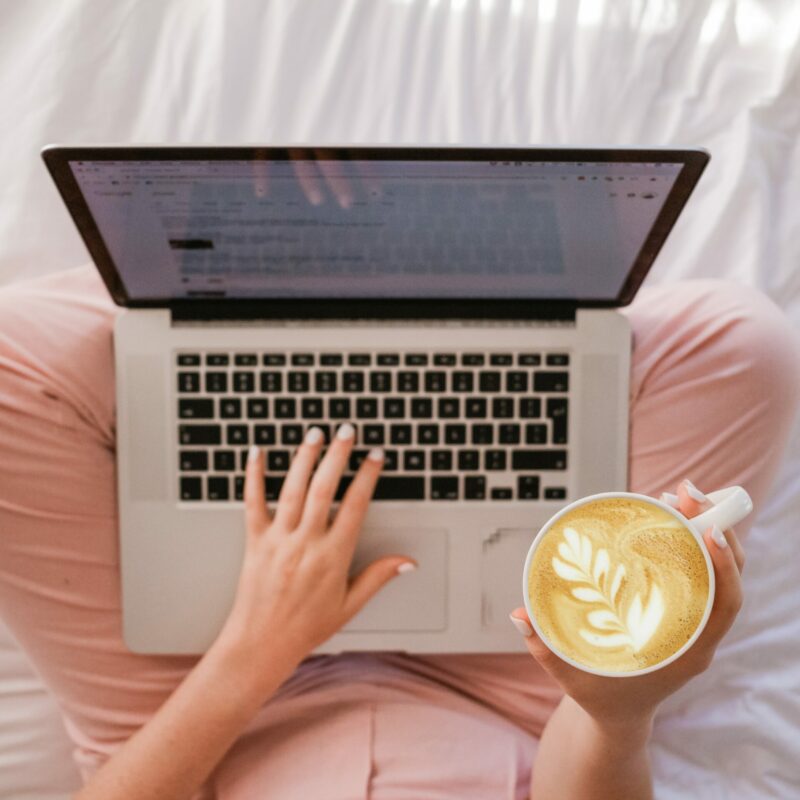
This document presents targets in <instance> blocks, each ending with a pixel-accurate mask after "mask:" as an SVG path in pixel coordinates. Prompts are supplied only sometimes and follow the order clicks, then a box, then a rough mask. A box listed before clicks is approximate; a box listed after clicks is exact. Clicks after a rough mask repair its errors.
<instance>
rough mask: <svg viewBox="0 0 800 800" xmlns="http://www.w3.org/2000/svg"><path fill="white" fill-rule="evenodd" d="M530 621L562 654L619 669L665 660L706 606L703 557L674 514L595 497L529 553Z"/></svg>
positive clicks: (685, 638) (597, 666) (606, 668)
mask: <svg viewBox="0 0 800 800" xmlns="http://www.w3.org/2000/svg"><path fill="white" fill-rule="evenodd" d="M528 592H529V595H530V601H531V608H532V610H533V613H534V616H535V618H536V622H537V624H538V625H539V627H540V628H541V630H542V631H543V633H544V634H545V636H546V637H547V639H548V640H549V642H550V643H551V644H552V645H553V646H554V647H555V648H556V649H557V650H559V651H560V652H562V653H563V654H564V655H566V656H568V657H570V658H572V659H573V660H575V661H577V662H579V663H581V664H585V665H586V666H588V667H592V668H594V669H601V670H604V671H608V672H628V671H633V670H638V669H644V668H646V667H650V666H653V665H655V664H658V663H659V662H661V661H663V660H664V659H666V658H669V657H670V656H671V655H672V654H673V653H675V652H677V651H678V650H680V648H681V647H683V645H684V644H685V643H686V642H687V641H688V640H689V639H691V637H692V635H693V634H694V632H695V630H696V629H697V626H698V625H699V624H700V622H701V620H702V618H703V615H704V613H705V608H706V603H707V601H708V593H709V582H708V572H707V569H706V562H705V558H704V556H703V552H702V550H701V549H700V545H699V544H698V542H697V540H696V539H695V537H694V535H693V534H692V532H691V531H690V530H689V529H688V528H687V527H686V526H685V525H683V524H682V523H681V522H680V521H679V520H678V519H677V518H676V517H675V516H673V515H672V514H670V513H669V512H667V511H665V510H664V509H662V508H659V507H658V506H656V505H653V504H651V503H647V502H644V501H641V500H637V499H635V498H608V499H602V500H594V501H591V502H589V503H586V504H584V505H582V506H578V507H577V508H574V509H573V510H572V511H570V512H568V513H567V514H565V515H564V516H562V517H560V518H559V519H558V520H557V521H556V522H555V524H554V525H553V526H552V527H551V528H550V529H549V530H548V531H547V533H546V534H545V535H544V537H543V538H542V541H541V542H540V543H539V545H538V547H537V548H536V552H535V553H534V556H533V560H532V563H531V568H530V572H529V576H528Z"/></svg>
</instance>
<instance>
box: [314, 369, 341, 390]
mask: <svg viewBox="0 0 800 800" xmlns="http://www.w3.org/2000/svg"><path fill="white" fill-rule="evenodd" d="M314 390H315V391H317V392H335V391H336V373H335V372H332V371H330V370H324V371H322V372H317V373H316V374H315V375H314Z"/></svg>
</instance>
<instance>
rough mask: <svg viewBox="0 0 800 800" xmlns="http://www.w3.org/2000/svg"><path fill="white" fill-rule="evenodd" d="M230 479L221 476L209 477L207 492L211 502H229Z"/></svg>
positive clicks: (207, 479)
mask: <svg viewBox="0 0 800 800" xmlns="http://www.w3.org/2000/svg"><path fill="white" fill-rule="evenodd" d="M228 484H229V481H228V477H227V475H226V476H224V477H223V476H221V475H209V476H208V478H206V491H207V492H208V499H209V500H227V499H228Z"/></svg>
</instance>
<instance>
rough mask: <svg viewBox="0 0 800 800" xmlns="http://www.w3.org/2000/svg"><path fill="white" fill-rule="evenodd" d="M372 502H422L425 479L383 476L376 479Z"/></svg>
mask: <svg viewBox="0 0 800 800" xmlns="http://www.w3.org/2000/svg"><path fill="white" fill-rule="evenodd" d="M372 499H373V500H424V499H425V479H424V478H422V477H419V478H417V477H404V476H397V475H383V476H381V477H380V478H379V479H378V485H377V486H376V487H375V494H374V495H373V496H372Z"/></svg>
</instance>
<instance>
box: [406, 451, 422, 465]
mask: <svg viewBox="0 0 800 800" xmlns="http://www.w3.org/2000/svg"><path fill="white" fill-rule="evenodd" d="M403 469H406V470H422V469H425V451H424V450H406V451H405V452H404V453H403Z"/></svg>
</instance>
